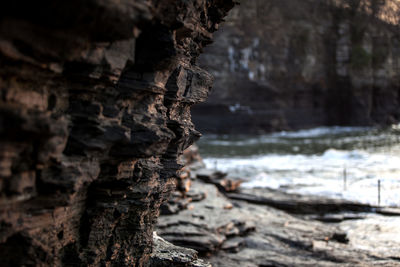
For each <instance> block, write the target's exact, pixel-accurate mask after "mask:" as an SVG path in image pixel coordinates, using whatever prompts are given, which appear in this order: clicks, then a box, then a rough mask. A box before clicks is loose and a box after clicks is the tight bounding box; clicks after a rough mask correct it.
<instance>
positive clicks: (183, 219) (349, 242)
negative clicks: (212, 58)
mask: <svg viewBox="0 0 400 267" xmlns="http://www.w3.org/2000/svg"><path fill="white" fill-rule="evenodd" d="M189 177H190V178H189ZM186 179H190V181H191V184H192V186H191V187H190V189H188V188H187V191H185V190H183V191H181V192H176V195H175V196H176V198H174V199H171V200H170V202H169V203H167V204H165V209H164V214H163V215H161V216H160V218H159V221H158V224H157V227H156V231H157V234H158V235H159V236H161V237H162V238H164V239H166V240H167V241H169V242H171V243H173V244H175V245H179V246H183V247H188V248H192V249H195V250H197V251H198V252H199V253H200V257H201V258H203V259H204V260H206V261H209V262H210V263H211V264H212V265H213V266H232V267H233V266H400V257H399V255H400V241H399V240H400V239H399V237H400V231H399V229H398V227H397V226H398V225H399V223H400V209H397V208H383V207H377V206H372V205H368V204H362V203H359V202H353V201H347V200H343V199H334V198H324V197H316V196H311V195H299V194H288V193H285V192H282V191H280V190H273V189H267V188H253V189H246V188H241V187H240V186H239V184H240V182H238V181H237V180H230V179H229V177H227V176H226V174H224V173H221V172H218V171H215V170H210V169H205V168H204V167H201V166H199V164H198V163H196V164H195V166H194V167H193V168H192V170H191V171H190V176H187V175H185V176H184V177H183V180H186Z"/></svg>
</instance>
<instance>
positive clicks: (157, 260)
mask: <svg viewBox="0 0 400 267" xmlns="http://www.w3.org/2000/svg"><path fill="white" fill-rule="evenodd" d="M153 243H154V250H153V253H151V256H150V261H149V267H168V266H176V267H211V264H209V263H206V262H205V261H203V260H201V259H199V258H198V255H197V251H196V250H193V249H190V248H183V247H178V246H175V245H173V244H171V243H169V242H167V241H165V240H164V239H162V238H161V237H159V236H158V235H157V234H156V233H155V232H154V234H153Z"/></svg>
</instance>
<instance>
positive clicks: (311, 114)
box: [192, 0, 400, 133]
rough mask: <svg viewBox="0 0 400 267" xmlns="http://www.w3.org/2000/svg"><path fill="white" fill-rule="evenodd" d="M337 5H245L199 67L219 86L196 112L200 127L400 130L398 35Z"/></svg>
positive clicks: (275, 0)
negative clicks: (386, 126)
mask: <svg viewBox="0 0 400 267" xmlns="http://www.w3.org/2000/svg"><path fill="white" fill-rule="evenodd" d="M390 1H391V0H387V1H386V2H388V3H389V2H390ZM329 2H331V1H328V0H326V1H317V0H306V1H304V0H283V1H282V0H270V1H264V0H249V1H241V4H240V6H238V7H236V8H234V10H232V12H231V13H230V15H229V16H228V18H227V23H225V24H224V26H223V27H222V28H221V30H220V31H218V33H217V34H216V36H215V40H216V41H215V43H214V44H213V45H211V46H210V47H208V48H207V49H206V50H205V53H204V54H203V55H202V56H201V57H200V63H201V64H202V65H204V66H205V68H206V69H207V70H209V71H210V72H211V73H212V74H213V75H214V76H215V78H216V79H215V80H216V83H215V86H214V89H213V92H212V94H211V95H210V98H209V99H208V100H207V102H206V103H204V104H201V105H198V106H196V107H195V108H194V109H193V113H192V114H193V120H194V122H195V124H196V126H198V128H199V129H200V130H201V131H204V132H213V133H263V132H269V131H273V130H287V129H299V128H308V127H315V126H320V125H374V124H390V123H394V122H398V121H399V119H400V109H399V107H400V93H399V90H400V82H399V81H400V79H399V77H400V76H399V73H400V72H399V59H400V50H399V48H398V47H399V45H398V44H399V40H400V39H399V34H398V33H399V32H398V29H396V27H395V26H393V25H391V24H389V23H388V22H385V21H382V20H379V19H376V18H374V17H371V16H369V15H367V14H366V13H365V12H364V11H363V10H362V9H361V8H353V9H352V8H349V7H347V8H343V7H342V6H334V5H330V4H329ZM336 2H338V3H345V2H346V3H351V2H354V3H356V2H360V1H344V0H339V1H336ZM364 2H368V1H364ZM375 2H376V1H375ZM381 2H382V3H384V1H381ZM388 8H389V10H390V8H391V7H390V6H389V7H388ZM384 15H385V14H384ZM386 15H387V14H386ZM215 114H218V116H215Z"/></svg>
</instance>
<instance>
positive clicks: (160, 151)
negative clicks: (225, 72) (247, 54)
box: [0, 0, 233, 266]
mask: <svg viewBox="0 0 400 267" xmlns="http://www.w3.org/2000/svg"><path fill="white" fill-rule="evenodd" d="M0 6H1V8H0V14H1V17H0V62H1V63H0V64H1V68H0V77H1V78H0V94H1V98H0V259H1V264H0V265H2V266H32V265H35V266H61V265H63V266H143V265H145V264H147V263H148V260H149V257H150V253H151V250H152V239H153V225H154V223H155V221H156V218H157V215H158V213H159V207H160V205H161V203H162V202H163V201H164V200H165V199H166V197H167V195H168V194H169V192H170V191H171V190H172V188H173V186H172V185H173V183H172V182H171V178H173V177H174V176H175V175H176V174H175V173H176V171H177V170H178V169H179V168H181V166H180V165H179V164H177V162H176V158H177V156H178V155H179V154H180V153H181V152H182V150H183V149H185V148H186V147H188V146H189V145H190V144H191V143H193V141H195V140H196V139H197V138H198V137H199V133H198V132H197V131H196V130H194V126H193V124H192V122H191V119H190V111H189V110H190V106H191V105H192V104H194V103H197V102H200V101H204V100H205V98H206V97H207V95H208V91H209V89H210V87H211V83H212V77H211V75H209V74H208V73H207V72H205V71H203V70H202V69H200V68H199V67H197V66H196V65H195V61H196V58H197V57H198V55H199V53H200V52H201V49H202V47H203V46H205V45H206V44H208V43H210V42H211V37H212V35H211V33H212V32H213V31H215V30H216V29H217V27H218V23H219V22H220V21H221V20H222V18H223V17H224V16H225V15H226V13H227V11H228V10H229V9H231V8H232V6H233V2H232V1H231V0H224V1H221V0H190V1H186V0H185V1H184V0H182V1H169V0H161V1H156V0H154V1H153V0H150V1H147V0H138V1H128V0H122V1H113V0H101V1H94V0H90V1H75V0H74V1H41V2H33V1H23V0H17V1H6V2H4V3H2V4H1V5H0ZM185 266H186V265H185Z"/></svg>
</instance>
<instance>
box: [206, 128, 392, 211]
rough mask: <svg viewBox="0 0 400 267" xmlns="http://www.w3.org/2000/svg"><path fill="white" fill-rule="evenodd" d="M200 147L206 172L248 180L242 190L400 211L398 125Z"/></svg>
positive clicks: (211, 138)
mask: <svg viewBox="0 0 400 267" xmlns="http://www.w3.org/2000/svg"><path fill="white" fill-rule="evenodd" d="M198 145H199V148H200V153H201V155H202V156H203V159H204V162H205V164H206V165H207V167H208V168H214V169H218V170H221V171H224V172H227V173H228V175H229V176H230V177H232V178H237V179H242V180H244V181H245V182H244V183H243V184H242V186H243V187H268V188H273V189H280V190H283V191H286V192H289V193H301V194H314V195H321V196H326V197H335V198H344V199H348V200H355V201H359V202H363V203H369V204H372V205H378V204H380V205H381V206H389V207H400V125H393V126H392V127H389V128H387V129H376V128H366V127H320V128H314V129H310V130H301V131H297V132H278V133H272V134H268V135H261V136H245V135H242V136H228V135H224V136H217V135H205V136H203V137H202V139H201V140H200V142H199V143H198ZM378 181H380V203H378V202H379V200H378V194H379V193H378Z"/></svg>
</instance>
